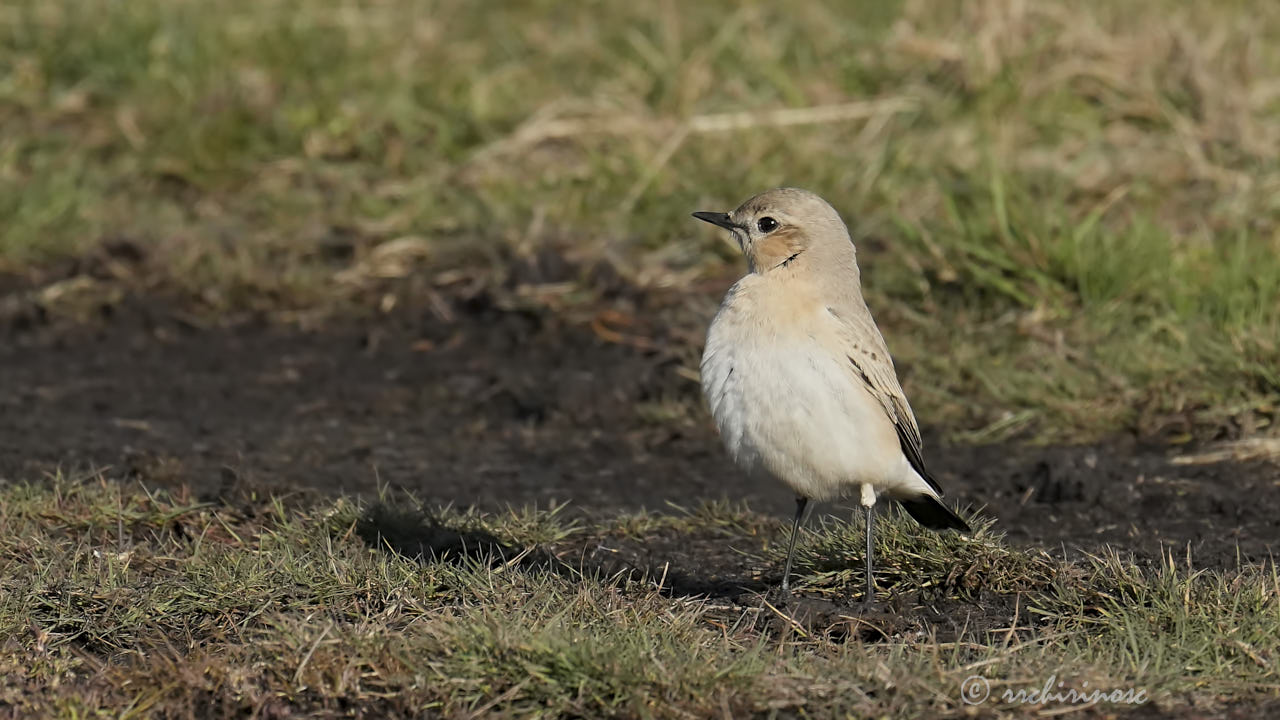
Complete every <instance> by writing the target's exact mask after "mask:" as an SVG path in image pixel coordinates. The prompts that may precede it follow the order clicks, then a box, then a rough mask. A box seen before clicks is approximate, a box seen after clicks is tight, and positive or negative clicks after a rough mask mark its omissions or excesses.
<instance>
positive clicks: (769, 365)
mask: <svg viewBox="0 0 1280 720" xmlns="http://www.w3.org/2000/svg"><path fill="white" fill-rule="evenodd" d="M693 216H694V217H696V218H698V219H699V220H705V221H706V222H709V223H711V224H713V225H718V226H720V227H722V228H725V229H726V230H728V231H729V232H730V233H732V235H733V238H734V239H735V240H737V241H738V245H739V247H740V248H741V249H742V252H743V253H744V254H745V255H746V257H747V265H748V267H749V270H750V272H749V273H748V274H747V275H746V276H745V277H743V278H742V279H741V280H739V281H738V282H737V283H736V284H734V286H733V287H732V288H730V289H729V292H728V294H726V295H725V298H724V303H723V304H722V305H721V306H720V311H719V312H717V313H716V316H715V320H713V321H712V323H711V328H710V330H708V331H707V346H706V350H705V351H704V353H703V356H702V392H703V394H704V395H706V398H707V402H708V404H709V405H710V407H711V413H712V415H713V416H714V417H715V421H716V425H717V426H718V427H719V429H720V437H721V438H722V439H723V440H724V444H725V447H726V448H727V449H728V451H729V454H730V455H731V456H732V457H733V459H734V461H735V462H736V463H737V464H738V465H739V466H740V467H742V468H743V469H744V470H747V471H749V472H757V471H763V472H765V473H768V474H769V475H771V476H773V477H775V478H777V479H778V480H781V481H782V482H783V483H784V484H786V485H787V486H788V487H790V488H791V489H792V490H793V491H795V493H796V515H795V520H794V522H793V524H792V527H791V539H790V542H789V545H788V547H787V563H786V568H785V569H784V571H783V575H782V589H783V591H784V592H787V591H789V590H790V577H791V561H792V556H793V555H794V554H795V547H796V535H797V534H798V532H799V529H800V522H801V518H802V517H803V515H804V510H805V506H806V505H807V504H808V502H809V500H810V499H815V500H830V499H834V498H837V497H840V496H842V495H844V494H846V493H848V492H850V491H852V490H854V489H855V488H856V489H857V490H858V491H859V493H860V499H861V502H862V506H863V507H864V508H865V509H866V519H867V522H866V527H867V533H866V534H867V555H866V572H867V597H866V601H867V602H868V603H870V602H871V601H872V599H873V598H874V596H875V584H874V581H873V576H872V546H871V541H872V518H873V515H872V508H873V506H874V505H875V502H876V498H877V496H879V495H885V496H887V497H889V498H891V499H894V500H897V501H898V502H900V503H902V506H903V507H904V508H905V509H906V511H907V512H908V513H910V515H911V517H913V518H915V519H916V521H917V522H919V523H920V524H921V525H924V526H925V527H927V528H933V529H935V530H941V529H954V530H962V531H967V530H968V529H969V526H968V525H967V524H966V523H965V522H964V520H961V519H960V517H959V516H957V515H956V514H955V513H954V512H952V511H951V510H950V509H949V508H948V507H947V506H946V505H943V504H942V502H941V501H940V500H939V497H940V496H941V495H942V490H941V488H939V487H938V483H937V482H936V481H935V480H934V479H933V478H932V477H931V476H930V475H929V473H928V471H927V470H926V469H925V465H924V457H923V455H922V454H921V442H920V429H919V427H917V425H916V419H915V416H914V415H913V414H912V412H911V406H910V405H908V404H907V398H906V396H905V395H903V393H902V387H901V386H900V385H899V384H898V377H897V374H896V373H895V372H894V368H893V360H892V359H891V358H890V357H889V350H888V348H887V347H886V346H885V342H884V338H883V337H881V336H880V331H879V329H877V328H876V324H875V321H874V320H873V319H872V318H871V311H870V310H868V309H867V304H866V301H864V300H863V299H862V287H861V280H860V276H859V272H858V264H857V260H856V257H855V250H854V246H853V241H852V239H851V238H850V237H849V231H848V229H847V228H846V227H845V225H844V223H843V222H842V221H841V220H840V215H839V214H838V213H837V212H836V211H835V209H834V208H832V207H831V206H830V205H829V204H827V202H826V201H825V200H823V199H822V198H820V197H818V196H817V195H814V194H813V193H811V192H807V191H805V190H796V189H793V188H779V189H775V190H769V191H767V192H764V193H761V194H759V195H757V196H755V197H753V198H751V199H750V200H747V201H746V202H744V203H743V204H742V205H741V206H739V207H738V209H737V210H734V211H733V212H731V213H719V212H696V213H694V214H693Z"/></svg>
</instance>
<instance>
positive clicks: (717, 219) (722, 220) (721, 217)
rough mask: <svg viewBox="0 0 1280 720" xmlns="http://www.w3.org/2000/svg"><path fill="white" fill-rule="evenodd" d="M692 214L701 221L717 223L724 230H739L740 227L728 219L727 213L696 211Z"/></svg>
mask: <svg viewBox="0 0 1280 720" xmlns="http://www.w3.org/2000/svg"><path fill="white" fill-rule="evenodd" d="M693 216H694V217H696V218H698V219H699V220H702V221H703V222H709V223H711V224H712V225H718V226H719V227H722V228H724V229H725V230H741V229H742V227H741V226H739V225H737V224H735V223H734V222H733V221H732V220H730V219H729V213H717V212H696V213H694V214H693Z"/></svg>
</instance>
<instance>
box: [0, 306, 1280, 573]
mask: <svg viewBox="0 0 1280 720" xmlns="http://www.w3.org/2000/svg"><path fill="white" fill-rule="evenodd" d="M447 316H448V319H447V320H442V319H440V318H439V316H438V315H426V316H399V317H394V318H386V319H383V320H380V321H378V322H375V323H369V324H365V325H359V326H358V325H355V324H347V325H345V326H337V327H327V328H326V329H324V330H323V331H311V332H304V331H300V330H285V329H281V328H279V327H273V326H269V325H266V324H262V325H241V326H240V327H236V328H231V329H217V330H194V329H191V327H190V326H189V325H187V324H184V323H182V322H179V321H174V320H167V319H164V316H163V313H162V312H160V311H159V310H158V308H157V307H154V306H148V305H140V306H139V309H135V310H133V311H118V312H116V313H115V314H114V316H113V318H112V319H110V320H108V321H105V322H104V323H103V324H102V325H101V326H99V327H96V328H94V329H84V328H81V329H78V330H70V331H68V330H65V329H59V330H55V329H51V328H47V327H41V326H40V325H39V322H36V324H35V329H32V326H31V324H30V323H31V321H32V320H31V318H26V316H25V315H24V316H23V317H24V318H26V319H24V321H23V323H20V324H15V325H11V326H10V329H9V331H8V334H7V336H6V337H5V340H4V342H3V344H2V345H0V366H2V367H3V368H4V370H3V375H2V376H0V438H3V442H2V443H0V478H4V479H8V480H11V481H12V480H20V479H35V478H39V477H41V476H42V475H43V474H45V473H49V472H52V471H54V470H56V469H58V468H62V469H63V470H64V471H68V472H71V471H74V472H83V471H85V470H87V469H90V468H95V467H96V468H101V467H105V466H110V467H111V468H112V473H111V474H112V475H116V476H119V475H128V476H132V477H136V478H137V479H139V480H141V481H143V482H145V483H148V484H153V485H161V486H163V485H169V486H173V485H188V486H190V487H191V488H193V489H194V490H195V491H196V493H197V494H200V495H203V496H207V497H216V496H220V495H227V494H229V493H232V492H234V491H236V490H237V489H252V490H254V491H271V492H290V491H306V492H322V493H328V492H343V493H357V494H365V495H370V494H374V493H377V492H378V491H379V489H380V488H384V489H385V488H389V489H392V490H397V489H404V490H408V491H411V492H412V493H413V494H415V495H417V496H418V497H420V498H422V499H423V500H425V501H427V502H429V503H433V504H435V503H438V504H446V503H451V504H454V505H456V506H478V507H481V508H488V509H500V508H503V507H506V506H508V505H525V504H531V503H533V504H538V505H540V506H543V507H546V506H549V505H550V504H551V503H553V502H564V501H569V502H571V503H572V504H573V507H575V508H577V509H579V510H580V511H581V512H587V513H609V512H616V511H618V510H635V509H640V508H648V509H657V510H662V509H664V508H666V507H667V503H676V504H679V505H683V506H687V507H691V506H695V505H697V504H698V503H699V502H701V501H704V500H712V499H721V498H724V499H729V500H732V501H747V502H748V503H749V504H750V505H751V506H752V507H754V508H756V509H758V510H762V511H765V512H769V513H774V514H777V515H778V516H779V517H788V516H789V513H790V511H791V508H792V498H791V497H790V496H789V495H788V493H787V492H786V491H785V490H784V489H783V488H781V487H778V486H776V485H774V484H773V483H771V482H768V481H762V480H753V479H751V478H748V477H745V476H744V475H742V474H741V473H739V472H737V471H735V470H734V468H733V467H732V465H731V464H730V462H729V460H728V459H727V458H726V456H725V455H724V453H723V451H722V450H721V448H720V445H719V442H718V440H717V439H716V437H715V431H714V428H713V427H712V426H711V424H710V421H709V419H708V418H707V416H706V413H705V412H704V411H703V410H702V409H701V403H700V400H699V398H698V388H697V385H696V383H695V382H694V381H692V380H690V379H689V378H688V377H687V375H688V374H687V373H682V372H681V371H680V366H681V364H682V363H687V362H688V360H687V355H688V354H687V352H685V353H684V355H682V354H681V352H679V351H676V350H670V349H667V346H665V345H663V344H662V340H663V338H661V337H660V336H659V337H658V341H659V342H658V344H657V345H654V344H652V343H649V344H648V346H647V347H637V346H636V345H634V344H625V343H618V342H607V341H606V340H605V339H602V333H601V332H599V331H598V329H597V331H593V330H592V329H591V328H590V327H589V326H588V325H587V324H586V323H583V322H580V321H577V320H571V319H568V318H569V315H567V314H563V313H553V312H549V311H537V310H528V309H502V308H500V307H498V304H497V303H494V302H492V301H490V300H488V299H486V298H485V297H484V296H483V295H481V296H479V297H471V298H469V299H467V300H465V301H457V302H454V303H453V305H452V306H451V307H450V309H449V312H448V313H447ZM157 318H160V319H157ZM604 335H606V336H608V334H607V333H605V334H604ZM609 337H610V338H611V339H613V340H616V339H617V337H615V336H609ZM676 344H678V343H676V342H675V341H672V342H671V345H672V346H674V345H676ZM682 357H685V359H684V360H682V359H681V358H682ZM654 408H658V409H659V410H662V412H665V413H666V414H665V415H663V414H662V413H657V414H655V411H654ZM924 420H925V422H926V423H927V418H924ZM934 435H935V438H927V440H928V442H927V456H928V459H929V462H930V465H931V467H932V468H933V469H934V470H935V474H936V475H937V476H938V479H939V480H940V482H941V483H942V485H943V487H944V488H946V490H947V492H948V495H949V498H950V499H951V500H952V501H953V502H956V503H958V504H960V505H968V506H972V507H981V508H984V512H985V513H986V514H989V515H993V516H994V517H996V518H998V524H997V527H998V528H999V529H1002V530H1004V531H1005V532H1007V533H1008V534H1009V536H1010V537H1011V538H1012V539H1014V540H1015V541H1018V542H1025V543H1029V544H1035V545H1039V546H1042V547H1048V548H1059V547H1061V548H1064V549H1065V550H1066V551H1068V552H1076V551H1080V550H1084V551H1094V550H1098V549H1100V548H1101V547H1102V546H1103V545H1104V544H1111V545H1114V546H1117V547H1119V548H1122V549H1125V550H1129V551H1132V552H1134V553H1136V554H1138V555H1140V556H1144V557H1156V556H1158V554H1159V553H1160V552H1162V551H1163V550H1166V549H1171V550H1173V551H1174V552H1175V553H1177V554H1178V555H1179V556H1180V557H1181V556H1183V555H1185V554H1186V553H1187V552H1188V548H1189V552H1190V555H1191V556H1192V558H1193V561H1194V562H1195V563H1196V564H1197V565H1199V566H1213V567H1229V566H1233V565H1235V564H1236V562H1237V553H1239V558H1240V560H1242V561H1244V562H1259V561H1263V560H1265V559H1266V558H1268V557H1269V556H1270V553H1271V552H1272V550H1273V548H1274V546H1275V538H1277V537H1278V536H1280V482H1278V480H1277V476H1278V473H1277V470H1276V468H1275V467H1274V466H1271V465H1267V464H1260V463H1259V464H1216V465H1200V466H1180V465H1176V464H1173V463H1171V461H1170V458H1171V453H1170V451H1169V450H1168V449H1167V448H1161V447H1146V446H1142V445H1139V444H1135V443H1134V442H1131V441H1115V442H1112V443H1108V444H1105V445H1098V446H1088V447H1034V446H1023V445H997V446H983V447H963V446H945V445H941V444H940V443H939V442H937V441H936V433H935V434H934ZM840 512H845V511H843V510H841V511H840ZM718 542H721V541H720V540H708V542H707V543H691V542H689V541H688V539H687V538H685V539H680V540H673V541H672V542H671V543H670V544H669V545H668V546H665V547H664V546H662V545H660V544H658V545H654V546H652V547H649V548H647V549H646V552H647V553H648V556H647V557H646V558H645V563H644V564H645V565H647V566H648V567H649V568H655V567H661V566H663V565H664V564H666V565H668V569H667V572H668V575H669V577H670V578H672V579H673V580H672V581H673V582H679V583H681V584H683V585H684V586H685V588H686V589H687V591H688V592H689V593H707V594H712V595H714V594H717V593H720V592H722V591H723V589H724V586H725V584H726V583H729V584H735V586H737V587H740V588H743V589H749V590H755V589H758V588H757V587H756V584H757V581H756V580H751V579H749V578H746V577H744V576H743V575H742V574H741V573H742V572H743V571H746V570H748V568H747V567H746V565H744V564H743V563H744V562H745V561H743V560H741V559H740V558H741V555H740V554H734V553H733V551H732V550H731V549H727V550H726V551H725V552H724V553H721V554H719V555H716V554H711V555H708V553H707V550H708V549H709V547H710V546H712V545H714V544H715V543H718ZM733 558H738V559H737V560H734V559H733ZM719 566H722V567H719ZM682 578H683V579H682Z"/></svg>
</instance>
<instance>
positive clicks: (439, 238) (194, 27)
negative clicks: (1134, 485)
mask: <svg viewBox="0 0 1280 720" xmlns="http://www.w3.org/2000/svg"><path fill="white" fill-rule="evenodd" d="M780 110H781V111H787V112H785V113H784V114H781V115H779V114H777V112H775V111H780ZM1277 148H1280V6H1277V5H1276V4H1275V3H1271V2H1265V1H1262V0H1260V1H1258V2H1225V3H1214V4H1208V3H1194V4H1193V3H1179V2H1172V1H1165V0H1132V1H1131V2H1126V3H1123V4H1113V3H1103V2H1073V1H1070V0H1054V1H1050V2H1025V1H1018V0H990V1H984V2H971V3H935V2H926V1H914V0H909V1H905V2H901V3H888V2H863V3H835V2H826V3H820V2H807V3H800V4H792V5H790V6H788V7H786V8H782V7H770V6H768V5H765V4H755V5H742V4H739V3H734V2H705V3H698V4H687V3H676V2H671V1H669V2H659V3H627V2H619V1H616V0H601V1H598V2H583V3H575V4H571V5H567V4H563V3H554V2H549V1H545V2H524V3H507V4H499V3H473V2H463V1H462V0H440V1H437V2H417V1H411V0H384V1H382V2H368V3H364V2H361V3H356V2H338V1H336V0H334V1H326V0H289V1H285V0H224V1H223V2H218V3H208V2H196V1H193V0H133V1H131V2H127V3H122V2H114V1H110V0H75V1H74V2H73V1H72V0H9V1H8V2H5V3H4V4H3V5H0V273H9V274H16V275H19V276H23V277H29V278H32V279H33V280H32V282H33V283H34V286H36V287H37V288H40V287H44V291H45V292H44V295H43V296H42V297H43V298H44V299H45V300H48V301H50V302H52V301H53V299H54V298H55V297H64V296H65V295H67V294H68V293H70V292H71V291H72V290H74V291H75V292H88V293H95V292H101V291H102V286H103V285H104V284H106V285H111V284H113V283H114V284H118V282H117V281H119V280H120V278H111V277H109V278H106V279H103V278H100V277H95V278H89V279H84V278H79V279H77V282H76V283H75V284H74V287H73V288H70V289H69V288H68V286H67V278H66V277H65V276H59V275H57V274H56V273H53V272H52V271H50V270H49V268H56V267H61V266H60V265H59V263H61V262H63V261H65V260H67V259H68V258H76V257H82V256H84V255H86V254H89V253H93V252H96V251H97V249H98V248H101V247H102V246H103V244H104V243H112V242H116V243H118V242H120V241H121V240H126V241H128V243H129V244H130V245H131V246H136V247H137V248H140V249H141V250H142V252H144V253H145V255H146V257H147V263H146V273H145V277H132V276H131V277H128V278H126V279H127V280H128V281H129V282H131V283H134V284H137V285H139V286H141V287H143V288H145V289H149V290H154V289H156V288H167V289H173V288H178V289H181V290H183V291H185V292H187V293H188V294H189V295H190V296H191V297H195V298H198V299H199V301H200V302H201V303H203V304H204V305H205V306H207V307H208V308H212V309H214V310H215V311H230V310H235V309H239V308H244V307H250V306H252V307H264V306H266V307H279V308H293V309H297V308H304V309H305V308H315V307H328V308H333V307H338V308H341V307H343V306H344V303H348V304H349V303H350V302H351V297H352V292H351V289H352V288H359V287H361V286H362V285H363V284H364V283H365V282H366V281H370V280H371V279H377V278H378V277H379V276H384V275H398V274H404V273H406V272H410V271H411V272H412V273H413V274H415V275H417V276H419V277H425V278H427V279H428V281H431V279H432V278H441V277H443V276H445V275H447V273H446V272H445V271H447V270H449V269H451V268H456V267H458V266H459V265H465V264H468V263H475V264H477V265H479V266H484V265H485V264H486V263H488V264H492V263H493V261H492V260H491V258H492V257H494V254H493V253H494V251H495V249H499V250H502V251H503V252H507V253H514V254H521V253H528V252H532V251H534V250H535V249H536V248H538V247H541V246H543V245H545V244H548V243H554V244H556V246H557V247H561V248H564V247H568V248H570V252H571V254H573V255H574V256H575V257H577V258H579V259H584V258H585V259H592V258H595V259H598V258H605V259H608V260H609V261H610V262H613V263H615V264H617V265H618V268H619V270H620V271H621V272H622V273H623V275H624V276H625V277H626V278H627V279H628V280H630V281H631V282H633V283H635V284H637V285H640V286H642V287H649V288H667V289H671V288H677V289H678V288H682V287H692V286H693V285H694V284H695V281H697V280H699V279H702V278H727V277H728V276H729V275H730V274H732V268H737V267H740V260H739V259H738V258H736V257H735V256H734V254H733V253H732V252H731V251H730V249H729V248H728V247H727V246H726V245H725V244H724V243H723V240H722V239H721V238H719V237H718V236H717V234H715V233H714V232H712V231H711V230H710V229H709V228H703V227H698V226H697V225H696V223H694V222H693V221H692V220H690V219H689V217H688V213H689V212H690V211H692V210H697V209H728V208H730V207H731V206H733V205H735V204H736V203H737V202H739V201H740V200H742V199H743V198H745V197H746V196H748V195H751V194H753V193H755V192H757V191H759V190H761V189H764V188H767V187H771V186H775V185H780V184H791V185H799V186H803V187H806V188H809V189H812V190H814V191H816V192H819V193H820V194H823V195H824V196H826V197H828V198H829V199H830V200H831V201H832V202H833V204H834V205H835V206H836V207H837V208H838V209H839V210H841V211H842V213H844V214H845V216H846V218H847V219H848V220H849V221H850V225H851V228H852V230H853V232H854V236H855V241H856V242H857V243H858V244H859V247H860V250H861V255H860V257H861V261H862V263H863V265H864V270H865V277H866V280H867V283H868V285H869V290H870V302H871V303H872V306H873V309H874V310H875V311H876V312H877V315H878V317H879V319H880V321H881V324H882V326H884V328H885V330H886V335H887V336H888V338H889V341H890V346H891V347H892V348H893V350H894V352H895V354H896V356H897V357H898V360H899V364H900V367H901V368H902V369H903V370H904V374H905V375H906V382H907V386H908V391H909V392H910V393H911V395H912V399H913V403H914V404H915V405H916V408H917V412H918V413H919V414H920V415H921V416H922V418H925V422H926V424H939V425H945V426H947V427H949V428H952V429H953V431H954V432H955V433H957V434H959V435H960V436H961V437H964V438H966V439H971V440H985V439H998V438H1001V437H1006V436H1009V435H1011V434H1016V433H1033V434H1035V435H1036V436H1038V437H1042V438H1053V439H1064V438H1080V437H1089V436H1097V435H1099V434H1102V433H1107V432H1111V431H1115V430H1117V429H1123V430H1128V431H1132V432H1135V433H1137V434H1139V435H1142V436H1148V437H1150V436H1159V437H1164V438H1168V439H1173V440H1181V439H1188V438H1190V437H1192V436H1194V435H1196V434H1197V433H1200V432H1201V431H1203V433H1206V434H1210V435H1218V436H1221V435H1228V436H1235V435H1242V434H1251V433H1256V432H1259V431H1265V430H1266V429H1267V428H1268V427H1272V426H1273V420H1274V417H1275V413H1276V409H1275V408H1276V405H1275V403H1276V400H1277V397H1278V396H1280V369H1278V367H1280V366H1278V364H1277V363H1276V358H1277V356H1278V354H1280V347H1278V345H1280V301H1278V298H1280V161H1278V160H1277V152H1276V151H1277ZM500 257H509V255H500ZM389 258H390V259H394V260H395V262H388V259H389ZM108 274H109V273H108ZM122 274H127V273H122ZM55 281H56V282H55ZM440 282H441V283H444V282H445V280H441V281H440ZM583 282H584V283H586V282H587V280H585V279H584V280H583ZM55 285H56V288H57V292H50V291H49V289H50V288H51V287H54V286H55ZM717 287H719V286H717ZM704 294H705V291H704ZM584 297H587V298H590V297H591V296H590V293H585V294H584ZM693 351H694V349H690V353H691V354H692V353H693Z"/></svg>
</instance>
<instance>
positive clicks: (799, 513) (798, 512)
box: [782, 496, 809, 595]
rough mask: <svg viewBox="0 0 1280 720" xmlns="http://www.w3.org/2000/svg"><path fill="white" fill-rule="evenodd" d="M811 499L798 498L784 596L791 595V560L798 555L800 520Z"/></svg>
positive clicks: (788, 549)
mask: <svg viewBox="0 0 1280 720" xmlns="http://www.w3.org/2000/svg"><path fill="white" fill-rule="evenodd" d="M808 504H809V498H807V497H799V496H798V497H796V519H795V520H794V521H792V523H791V541H790V542H788V543H787V566H786V567H785V568H784V569H783V571H782V594H783V595H789V594H790V593H791V558H792V557H794V556H795V554H796V536H797V535H799V534H800V520H801V519H802V518H803V517H804V508H805V506H806V505H808Z"/></svg>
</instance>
